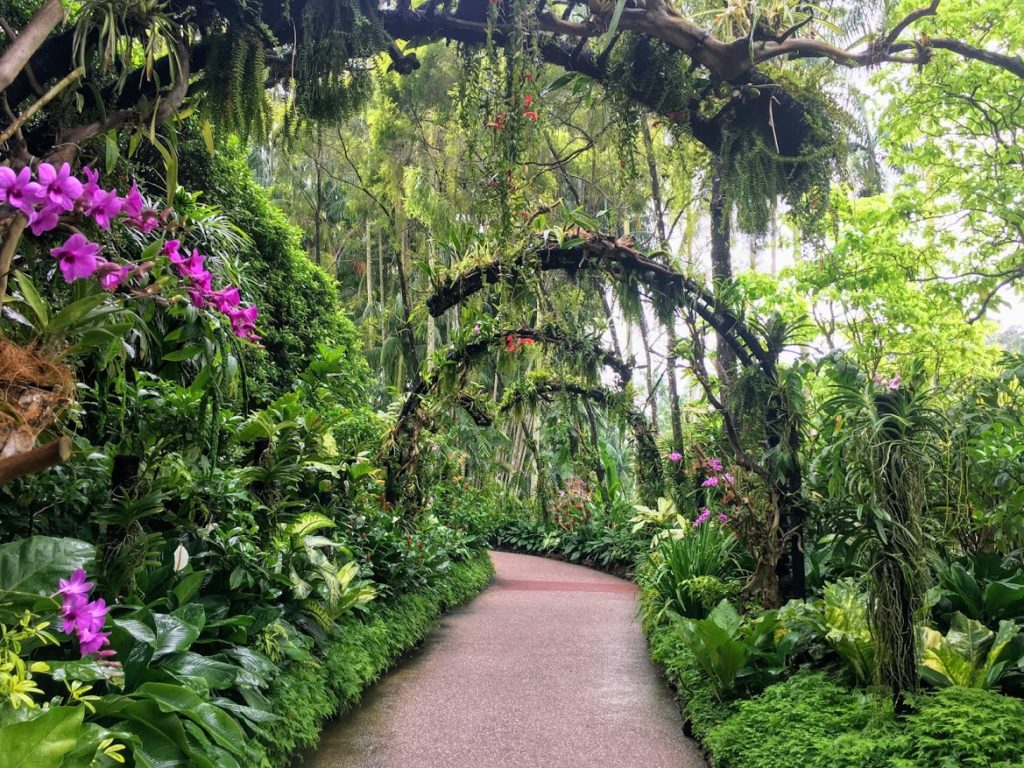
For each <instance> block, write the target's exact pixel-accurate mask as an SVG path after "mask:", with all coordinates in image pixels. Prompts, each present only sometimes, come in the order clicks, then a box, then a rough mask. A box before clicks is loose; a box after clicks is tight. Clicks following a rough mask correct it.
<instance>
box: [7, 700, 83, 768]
mask: <svg viewBox="0 0 1024 768" xmlns="http://www.w3.org/2000/svg"><path fill="white" fill-rule="evenodd" d="M84 715H85V707H51V708H50V709H49V710H47V711H45V712H43V713H42V714H41V715H39V717H36V718H33V719H32V720H28V721H26V722H23V723H13V724H12V725H6V726H4V727H3V728H0V755H3V765H4V768H60V764H61V761H62V760H63V759H64V755H66V754H67V753H68V752H70V751H71V750H72V748H73V747H74V746H75V742H76V741H77V740H78V734H79V732H80V731H81V729H82V718H83V716H84Z"/></svg>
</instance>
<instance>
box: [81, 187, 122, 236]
mask: <svg viewBox="0 0 1024 768" xmlns="http://www.w3.org/2000/svg"><path fill="white" fill-rule="evenodd" d="M120 212H121V198H120V197H118V196H117V190H116V189H115V190H112V191H110V192H106V191H104V190H102V189H97V190H96V191H95V192H93V193H92V195H91V196H90V197H89V199H88V201H87V202H86V205H85V215H86V216H89V217H90V218H92V220H93V221H95V222H96V225H97V226H98V227H99V228H100V229H110V222H111V221H112V220H113V219H114V218H115V217H116V216H117V214H119V213H120Z"/></svg>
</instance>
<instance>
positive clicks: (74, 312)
mask: <svg viewBox="0 0 1024 768" xmlns="http://www.w3.org/2000/svg"><path fill="white" fill-rule="evenodd" d="M106 300H107V295H106V294H104V293H94V294H92V295H91V296H86V297H85V298H82V299H79V300H78V301H74V302H72V303H70V304H68V305H66V306H65V307H64V308H63V309H62V310H61V311H60V312H58V313H57V315H56V316H55V317H54V318H53V320H51V321H50V324H49V325H48V326H47V327H46V333H47V335H49V336H50V337H51V338H56V337H57V336H58V334H60V333H62V332H63V331H65V330H66V329H69V328H71V327H73V326H74V325H75V323H77V322H79V321H80V320H82V319H83V318H85V317H86V315H89V313H91V312H92V311H93V310H95V309H96V308H97V307H99V306H100V305H101V304H102V303H103V302H105V301H106ZM110 309H111V311H119V309H118V308H117V307H111V308H110Z"/></svg>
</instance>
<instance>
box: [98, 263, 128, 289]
mask: <svg viewBox="0 0 1024 768" xmlns="http://www.w3.org/2000/svg"><path fill="white" fill-rule="evenodd" d="M108 263H109V262H108ZM112 266H113V267H114V269H111V270H105V271H104V273H103V275H101V276H100V286H101V287H102V288H103V290H104V291H113V290H116V289H117V288H119V287H120V286H121V284H122V283H123V282H124V281H125V280H127V279H128V277H129V276H130V275H131V274H132V273H134V272H135V267H133V266H131V265H130V264H126V265H124V266H122V267H118V266H117V265H116V264H113V265H112Z"/></svg>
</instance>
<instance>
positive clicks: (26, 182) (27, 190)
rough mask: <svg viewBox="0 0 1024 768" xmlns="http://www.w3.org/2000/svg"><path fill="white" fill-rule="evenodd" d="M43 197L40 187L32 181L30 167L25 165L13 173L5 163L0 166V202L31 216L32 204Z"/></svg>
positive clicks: (40, 200)
mask: <svg viewBox="0 0 1024 768" xmlns="http://www.w3.org/2000/svg"><path fill="white" fill-rule="evenodd" d="M44 199H45V193H44V192H43V189H42V187H40V186H39V185H38V184H37V183H36V182H34V181H32V169H31V168H28V167H25V168H22V169H21V170H20V171H18V172H17V173H15V172H14V171H13V170H12V169H11V168H9V167H7V166H6V165H5V166H3V167H0V202H2V203H7V204H8V205H9V206H11V208H16V209H17V210H19V211H21V212H22V213H24V214H25V215H26V216H31V215H32V210H33V208H34V206H36V205H38V204H39V203H41V202H43V200H44Z"/></svg>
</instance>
